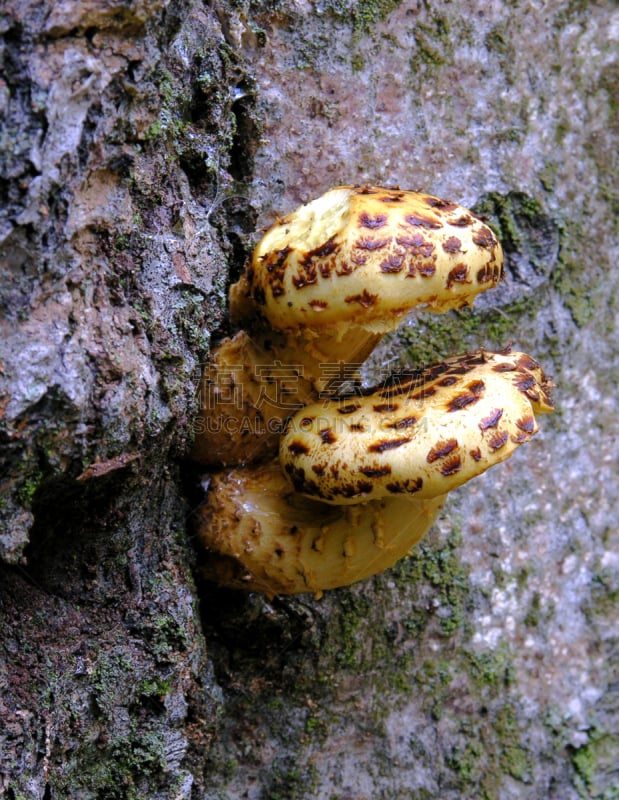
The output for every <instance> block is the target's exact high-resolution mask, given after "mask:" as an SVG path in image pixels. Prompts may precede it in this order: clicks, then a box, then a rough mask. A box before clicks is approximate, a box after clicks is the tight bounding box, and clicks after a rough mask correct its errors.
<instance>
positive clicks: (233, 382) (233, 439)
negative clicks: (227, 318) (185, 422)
mask: <svg viewBox="0 0 619 800" xmlns="http://www.w3.org/2000/svg"><path fill="white" fill-rule="evenodd" d="M282 351H286V343H285V341H284V337H283V336H282V335H281V334H277V333H271V334H266V333H261V332H258V333H256V334H254V335H252V336H250V335H249V334H248V333H247V332H246V331H239V333H237V334H236V335H235V336H233V337H232V338H229V339H224V341H223V342H221V344H220V345H219V346H218V347H217V348H216V349H215V350H214V351H213V353H212V354H211V359H210V362H209V364H208V365H207V368H206V369H205V370H204V372H203V374H202V377H201V380H200V386H199V390H198V401H199V412H198V415H197V417H196V421H195V424H194V432H195V436H194V443H193V447H192V450H191V453H190V457H191V458H192V459H193V460H194V461H197V462H199V463H201V464H203V465H205V466H211V467H220V466H226V465H230V464H249V463H254V462H256V461H260V460H263V459H265V458H271V457H272V456H273V455H275V453H277V447H278V442H279V438H280V436H281V434H282V432H283V431H284V429H285V423H286V420H287V419H288V418H289V417H290V416H292V414H294V412H295V411H297V410H298V409H299V408H301V407H302V406H303V405H305V404H306V403H309V402H312V401H314V400H316V398H317V394H316V393H315V392H314V390H313V387H312V384H311V382H310V381H308V380H307V379H306V378H305V377H304V368H303V365H302V364H301V365H300V364H298V363H296V362H291V361H288V360H284V361H282V360H281V358H280V354H281V353H282Z"/></svg>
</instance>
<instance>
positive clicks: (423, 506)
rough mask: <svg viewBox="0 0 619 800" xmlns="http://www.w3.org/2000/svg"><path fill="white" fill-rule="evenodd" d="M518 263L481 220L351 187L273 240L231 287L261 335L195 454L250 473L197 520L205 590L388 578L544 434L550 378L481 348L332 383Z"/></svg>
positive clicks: (413, 198)
mask: <svg viewBox="0 0 619 800" xmlns="http://www.w3.org/2000/svg"><path fill="white" fill-rule="evenodd" d="M502 262H503V257H502V251H501V247H500V245H499V243H498V242H497V240H496V238H495V237H494V235H493V234H492V232H491V231H490V229H489V228H488V227H487V226H486V225H485V224H484V223H483V222H482V221H481V220H479V219H477V218H476V217H475V216H474V215H473V214H471V213H470V212H469V211H467V210H466V209H463V208H461V207H460V206H457V205H456V204H454V203H450V202H446V201H443V200H439V199H437V198H435V197H431V196H429V195H425V194H419V193H413V192H405V191H401V190H400V189H381V188H378V187H368V186H365V187H358V186H340V187H337V188H336V189H333V190H331V191H330V192H327V193H326V194H325V195H324V196H323V197H321V198H319V199H318V200H315V201H313V202H312V203H308V204H307V205H305V206H302V207H301V208H299V209H297V211H295V212H294V213H293V214H291V215H289V216H287V217H285V218H283V219H281V220H279V221H278V222H277V223H276V224H275V225H274V226H272V227H271V228H270V229H269V230H268V231H267V232H266V234H265V235H264V237H263V238H262V240H261V241H260V242H259V244H258V246H257V247H256V249H255V251H254V254H253V256H252V259H251V263H250V264H249V265H248V267H247V269H246V271H245V273H244V275H243V277H242V278H241V280H240V281H239V282H238V283H237V284H235V285H234V286H233V287H232V288H231V291H230V306H231V316H232V318H233V322H234V323H235V324H236V325H241V324H242V325H243V326H244V327H245V329H246V330H241V331H240V332H239V333H237V334H236V335H235V336H234V337H232V338H230V339H227V340H225V341H224V342H223V343H222V344H221V345H220V347H219V348H218V349H217V350H216V351H215V353H214V355H213V359H212V362H211V364H210V365H209V367H208V368H207V370H206V371H205V375H204V378H203V380H202V383H201V393H202V411H201V414H200V416H199V418H198V425H199V426H200V428H201V429H199V430H198V435H197V436H196V443H195V445H194V449H193V452H192V457H193V458H194V459H196V460H198V461H201V462H202V463H204V464H208V465H209V466H212V467H213V466H219V467H221V466H222V465H225V464H241V465H244V466H238V467H236V468H234V469H231V470H230V471H228V472H218V473H216V474H214V475H212V476H211V477H210V486H209V490H208V494H207V497H206V500H205V502H204V503H203V504H202V505H201V506H200V507H199V508H198V509H197V512H196V514H197V518H198V525H197V533H198V536H199V538H200V540H201V542H202V543H203V545H204V547H205V549H206V551H207V553H208V557H207V560H206V563H205V566H204V574H205V575H206V577H208V578H210V579H213V580H215V581H217V582H218V583H220V584H221V585H224V586H229V587H233V588H242V589H246V590H251V591H261V592H264V593H265V594H267V595H269V596H273V595H276V594H294V593H297V592H307V591H310V592H313V593H314V594H317V595H319V594H321V593H322V592H323V591H324V590H326V589H332V588H335V587H338V586H345V585H349V584H351V583H354V582H356V581H359V580H362V579H364V578H366V577H369V576H370V575H374V574H376V573H378V572H381V571H383V570H384V569H386V568H388V567H390V566H392V565H393V564H394V563H395V562H396V561H398V560H399V559H400V558H402V557H403V556H405V555H406V554H407V553H408V552H409V550H410V549H411V547H413V546H414V545H415V544H416V543H417V542H418V541H419V540H420V539H421V538H422V537H423V536H424V534H425V533H426V531H427V530H428V529H429V527H430V526H431V525H432V523H433V521H434V520H435V518H436V516H437V515H438V513H439V511H440V509H441V507H442V505H443V503H444V501H445V497H446V494H447V493H448V492H449V491H451V490H452V489H453V488H455V487H457V486H460V485H461V484H463V483H464V482H466V481H467V480H469V479H471V478H473V477H475V476H476V475H479V474H480V473H481V472H483V471H484V470H486V469H488V468H489V467H491V466H493V465H494V464H497V463H499V462H500V461H503V460H504V459H505V458H507V457H508V456H509V455H510V454H511V453H512V452H513V451H514V449H515V448H516V447H517V446H518V445H520V444H522V443H524V442H526V441H528V440H529V439H530V438H531V437H532V436H533V435H534V434H535V433H536V432H537V430H538V428H537V422H536V420H535V414H536V413H545V412H548V411H551V410H552V402H551V400H550V396H549V389H550V382H549V381H548V380H547V378H546V376H545V375H544V373H543V371H542V369H541V367H540V366H539V365H538V364H537V362H535V361H534V360H533V359H532V358H531V357H530V356H527V355H525V354H524V353H519V352H510V351H509V350H506V351H501V352H496V353H492V352H489V351H485V350H480V351H477V352H476V353H471V354H467V355H464V356H458V357H454V358H450V359H448V360H446V361H445V362H442V363H440V364H436V365H434V366H431V367H427V368H424V369H420V370H413V371H410V372H407V373H405V374H401V375H396V376H392V377H391V378H390V379H388V380H387V381H385V382H384V383H383V384H382V385H381V386H379V387H375V388H374V389H372V390H367V391H365V390H364V391H357V393H348V394H346V395H341V396H333V394H334V392H333V391H331V390H330V387H331V385H334V386H335V387H336V388H338V387H339V386H340V384H341V383H342V380H344V381H345V380H346V378H350V372H346V371H345V370H344V371H343V372H342V373H341V374H340V375H336V376H335V382H333V380H332V379H333V374H332V372H329V371H326V370H327V369H328V368H329V369H330V368H332V367H337V366H338V365H340V366H341V365H342V364H344V365H346V366H348V365H354V364H360V363H362V362H363V361H364V360H365V358H367V356H368V355H369V354H370V352H371V351H372V349H373V348H374V347H375V346H376V344H377V343H378V342H379V340H380V338H381V337H382V335H383V334H384V333H385V332H386V331H388V330H392V329H393V328H395V327H396V326H397V325H398V324H399V322H400V321H401V320H402V318H403V317H404V316H405V315H407V314H408V313H409V312H410V311H411V310H412V309H414V308H416V307H422V308H424V309H427V310H429V311H435V312H442V311H445V310H447V309H449V308H459V307H461V306H463V305H468V304H471V303H472V302H473V300H474V298H475V296H476V295H477V294H478V293H479V292H480V291H483V290H485V289H488V288H491V287H492V286H494V285H495V284H496V283H497V282H498V280H499V279H500V277H501V275H502ZM324 396H326V397H327V399H325V400H323V401H322V402H321V401H320V400H321V398H322V397H324ZM217 426H220V427H217ZM278 446H279V459H277V457H276V451H277V448H278Z"/></svg>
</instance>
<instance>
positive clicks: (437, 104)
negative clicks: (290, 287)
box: [0, 0, 619, 800]
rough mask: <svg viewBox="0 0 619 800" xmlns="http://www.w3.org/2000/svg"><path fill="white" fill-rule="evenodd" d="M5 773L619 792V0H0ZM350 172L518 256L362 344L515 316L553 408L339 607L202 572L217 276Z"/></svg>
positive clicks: (483, 332)
mask: <svg viewBox="0 0 619 800" xmlns="http://www.w3.org/2000/svg"><path fill="white" fill-rule="evenodd" d="M0 26H1V27H0V32H1V33H2V49H1V51H0V52H1V54H2V55H1V58H2V61H1V64H2V66H1V70H0V75H1V76H2V80H0V109H1V110H2V112H3V122H2V128H1V129H0V141H1V146H0V187H1V197H2V209H1V211H2V215H1V217H0V263H1V265H2V280H1V286H0V305H1V311H2V316H1V318H0V333H1V336H0V442H1V447H2V449H1V451H0V464H1V466H0V794H1V795H2V797H3V798H6V800H18V798H28V800H30V798H33V799H34V798H37V799H39V800H53V799H54V798H64V797H71V798H73V797H75V798H136V800H137V799H138V798H140V799H141V798H144V799H145V800H146V798H149V800H151V799H152V798H166V799H167V798H195V799H196V800H197V798H200V799H201V800H202V798H208V800H215V798H217V800H223V799H224V798H230V799H232V798H240V797H247V798H260V799H261V800H262V799H263V798H264V800H266V798H270V799H271V800H275V798H286V799H289V800H293V799H294V800H297V799H298V798H335V797H337V798H341V800H344V798H349V797H355V798H362V797H368V798H370V797H371V798H389V799H390V800H391V799H392V798H398V797H402V798H405V797H406V798H409V797H415V798H441V800H452V798H453V799H454V800H455V798H459V799H460V798H488V799H490V798H492V800H494V799H495V798H499V799H500V800H511V799H512V798H532V797H533V798H557V799H559V798H560V800H576V798H580V797H593V798H600V799H601V798H604V800H610V798H614V797H617V786H618V785H619V714H618V708H619V704H618V699H619V696H618V687H619V676H618V674H617V656H618V654H619V650H618V639H617V629H618V628H617V624H618V622H619V619H618V618H619V610H618V606H617V598H618V597H619V560H618V558H617V552H618V546H619V532H618V529H617V519H619V504H618V501H617V497H618V496H619V474H618V471H617V464H618V463H619V452H618V451H617V442H618V441H619V436H618V433H619V431H618V423H617V419H618V414H617V395H616V382H617V379H618V375H619V369H618V367H619V342H618V336H617V289H616V285H617V281H616V274H617V269H616V264H617V261H618V260H619V246H618V245H617V241H618V238H619V237H618V230H617V228H618V226H617V210H618V209H619V186H618V182H617V178H616V175H617V152H618V148H619V122H618V117H617V108H618V100H619V58H618V46H619V12H617V10H616V8H615V4H614V3H612V2H610V0H608V2H603V0H600V2H596V3H590V4H587V3H579V2H574V0H556V2H550V3H544V2H539V3H538V2H519V1H518V0H516V2H512V3H509V4H501V3H490V4H489V3H487V2H481V0H458V1H457V2H453V3H444V4H439V7H436V4H429V3H422V2H415V3H401V2H398V1H397V0H386V1H385V2H369V0H357V1H356V2H344V0H325V2H322V3H318V2H316V3H309V2H289V0H281V1H279V0H278V2H253V0H234V1H233V0H230V2H212V3H199V2H178V1H177V0H172V1H171V2H166V0H158V1H157V2H146V0H137V2H134V3H124V2H119V1H117V0H86V1H85V2H71V1H70V0H67V1H66V2H60V3H51V2H46V3H32V2H28V0H6V3H5V10H4V13H3V16H2V17H1V19H0ZM341 183H376V184H382V185H400V186H401V187H402V188H412V189H416V188H422V187H423V188H424V189H425V190H426V191H428V192H431V193H432V194H435V195H438V196H441V197H448V198H450V199H453V200H455V201H457V202H460V203H463V204H464V205H467V206H469V207H474V208H475V209H476V210H477V211H478V212H480V213H483V214H486V215H487V216H488V219H489V221H490V222H491V224H492V225H493V226H494V227H495V229H496V230H497V231H498V233H499V234H500V237H501V239H502V242H503V245H504V248H505V251H506V261H507V263H506V279H505V281H504V282H503V283H502V284H501V285H500V286H499V287H498V288H497V289H495V290H494V291H492V292H489V293H488V294H487V295H485V296H484V297H483V298H481V299H480V300H479V301H478V302H476V304H475V308H474V309H471V310H463V311H458V312H451V313H449V314H447V315H444V316H441V317H429V316H424V315H419V316H417V317H415V319H414V320H412V321H411V322H409V323H407V324H405V325H404V326H403V328H402V329H401V330H400V331H399V332H398V334H397V335H395V336H393V337H390V338H389V339H388V340H387V341H386V342H385V343H384V344H383V345H382V346H381V349H380V350H379V351H377V353H376V354H375V356H373V357H372V358H371V359H370V362H369V363H368V364H367V365H366V367H365V368H364V369H365V378H366V379H367V380H368V381H371V380H372V378H373V377H376V376H377V375H380V374H382V372H383V371H384V369H385V365H387V366H388V367H391V366H393V367H396V366H398V365H411V364H412V365H415V364H422V363H428V362H430V361H432V360H435V359H436V358H440V357H444V356H447V355H450V354H455V353H458V352H464V351H466V350H467V349H474V348H476V347H480V346H485V347H490V348H492V347H502V346H505V345H506V344H507V343H508V342H509V341H512V342H513V344H514V346H516V347H517V348H518V349H523V350H526V351H528V352H530V353H531V355H533V356H534V357H535V358H537V359H538V360H540V362H541V363H542V364H543V365H544V367H545V368H546V369H547V370H548V371H549V372H550V373H551V374H552V375H553V378H554V382H555V384H556V388H555V399H556V401H557V412H556V413H555V415H554V416H553V417H552V418H545V419H542V420H541V421H540V422H541V428H542V431H541V433H540V434H539V436H537V437H536V438H535V440H534V441H533V442H532V443H531V444H530V445H527V446H526V447H523V448H522V449H521V450H520V451H519V452H518V454H517V456H515V457H514V458H513V459H512V460H510V462H509V463H507V464H504V465H501V466H499V467H497V468H495V469H493V470H492V471H491V472H490V473H487V474H486V475H484V476H482V477H480V478H478V479H476V480H475V481H474V482H473V483H472V484H470V485H469V486H467V487H465V488H463V489H461V490H459V491H458V492H457V493H454V494H455V496H454V497H453V498H451V497H450V500H449V502H448V505H447V507H446V509H445V511H444V513H443V515H442V516H441V519H440V521H439V523H438V524H437V525H436V526H435V527H434V529H433V531H432V532H431V533H430V534H429V536H428V537H427V538H426V540H425V542H424V543H423V544H422V545H421V546H420V547H418V548H417V550H416V551H415V553H414V554H413V555H412V556H411V557H409V558H408V559H405V560H404V561H403V562H401V563H400V564H399V565H398V566H397V567H395V568H394V569H393V570H390V571H389V572H387V573H385V574H384V575H382V576H378V577H377V578H375V579H373V580H369V581H366V582H364V583H363V584H360V585H357V586H353V587H351V588H348V589H342V590H336V591H333V592H329V593H327V594H326V596H325V597H324V598H323V599H322V600H316V599H314V598H312V597H311V596H309V595H307V596H305V595H303V596H299V597H296V598H288V599H283V598H276V599H275V600H273V601H271V602H269V601H267V600H266V599H265V598H264V597H262V596H260V595H244V594H242V593H237V592H232V591H226V590H223V589H219V588H216V587H214V586H212V585H210V584H208V583H206V582H204V581H203V580H201V579H200V577H199V575H200V570H199V563H200V560H201V559H202V558H203V556H202V555H201V554H200V553H199V552H198V551H197V548H196V541H195V529H194V526H193V522H194V513H193V512H194V511H195V508H196V506H197V505H198V504H199V503H200V502H201V499H202V497H203V492H204V489H203V488H202V487H203V480H202V476H201V475H200V471H199V469H198V468H197V467H196V466H194V465H192V464H190V463H189V462H188V461H187V458H186V454H187V451H188V448H189V445H190V443H191V439H192V435H193V432H192V422H193V419H194V417H195V414H196V411H197V405H198V398H197V385H198V378H199V376H200V373H201V369H202V366H203V364H204V363H205V362H206V361H207V359H208V354H209V352H210V349H211V346H212V345H213V343H215V342H217V341H218V340H219V339H221V338H222V337H223V336H225V335H226V334H227V333H228V332H229V330H230V327H229V322H228V316H227V287H228V286H229V284H230V282H231V281H232V280H234V279H235V278H236V277H237V276H238V275H239V273H240V270H241V269H242V267H243V264H244V262H245V259H246V257H247V255H248V253H249V252H250V250H251V247H252V244H253V242H255V241H256V237H257V233H256V231H258V230H259V229H260V228H261V227H263V226H265V225H268V224H269V223H270V222H271V221H272V220H273V219H275V217H276V216H278V215H281V214H285V213H287V212H289V211H291V210H293V209H294V207H295V206H296V205H297V204H298V203H300V202H304V201H307V200H310V199H312V198H313V197H315V196H317V195H319V194H321V193H322V192H323V191H325V190H326V189H328V188H330V186H332V185H337V184H341Z"/></svg>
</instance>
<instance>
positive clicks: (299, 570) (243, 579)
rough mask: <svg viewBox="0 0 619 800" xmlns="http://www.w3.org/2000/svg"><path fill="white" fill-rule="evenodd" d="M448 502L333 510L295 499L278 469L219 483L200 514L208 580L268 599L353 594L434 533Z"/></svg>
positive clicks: (242, 472) (249, 471) (238, 473)
mask: <svg viewBox="0 0 619 800" xmlns="http://www.w3.org/2000/svg"><path fill="white" fill-rule="evenodd" d="M443 500H444V498H443V497H435V498H432V499H418V498H413V497H398V498H393V497H392V498H389V499H387V500H375V501H371V502H369V503H365V504H364V505H359V506H346V507H344V506H333V505H327V504H326V503H321V502H319V501H316V500H308V499H306V498H305V497H302V496H301V495H300V494H298V493H297V492H295V491H294V490H293V489H292V488H291V487H290V484H289V483H288V482H287V481H286V479H285V477H284V476H283V474H282V471H281V469H280V466H279V464H278V463H277V462H270V463H268V464H266V465H261V466H255V467H246V468H237V469H234V470H231V471H230V472H227V473H220V474H218V475H215V476H214V477H213V478H212V482H211V486H210V487H209V492H208V496H207V500H206V502H205V503H204V504H202V505H201V506H200V508H199V509H198V511H197V514H198V521H197V531H198V536H199V538H200V541H201V543H202V544H203V546H204V547H205V549H206V551H207V557H206V560H205V564H204V567H203V575H204V577H206V578H207V579H210V580H213V581H215V582H216V583H219V584H220V585H222V586H226V587H229V588H234V589H244V590H246V591H257V592H263V593H264V594H266V595H268V596H270V597H271V596H273V595H277V594H297V593H301V592H312V593H313V594H315V595H317V596H320V594H322V592H323V591H325V590H327V589H335V588H337V587H338V586H348V585H349V584H351V583H355V582H357V581H360V580H363V579H365V578H368V577H370V576H371V575H376V574H378V573H379V572H383V571H384V570H385V569H388V568H389V567H391V566H393V564H395V563H396V561H399V560H400V559H401V558H403V557H404V556H406V555H407V554H408V552H409V551H410V549H411V548H412V547H413V546H414V545H415V544H416V543H417V542H418V541H419V540H420V539H421V538H422V537H423V536H424V534H425V533H426V531H427V530H428V529H429V528H430V526H431V525H432V523H433V522H434V520H435V519H436V517H437V516H438V513H439V511H440V509H441V507H442V505H443Z"/></svg>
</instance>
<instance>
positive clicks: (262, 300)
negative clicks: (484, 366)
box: [231, 186, 503, 334]
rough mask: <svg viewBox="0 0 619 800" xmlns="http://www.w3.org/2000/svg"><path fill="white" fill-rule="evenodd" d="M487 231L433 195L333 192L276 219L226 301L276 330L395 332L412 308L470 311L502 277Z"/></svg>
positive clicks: (359, 189) (353, 189)
mask: <svg viewBox="0 0 619 800" xmlns="http://www.w3.org/2000/svg"><path fill="white" fill-rule="evenodd" d="M502 265H503V255H502V250H501V246H500V244H499V242H498V241H497V239H496V237H495V235H494V234H493V233H492V231H491V230H490V228H488V226H487V225H486V224H485V223H484V222H482V221H481V220H480V219H478V218H477V217H475V216H474V215H473V214H472V213H471V212H470V211H468V210H467V209H465V208H462V206H459V205H456V204H455V203H451V202H449V201H446V200H440V199H438V198H436V197H432V196H431V195H427V194H421V193H418V192H408V191H402V190H400V189H383V188H379V187H375V186H338V187H336V188H335V189H331V190H330V191H328V192H327V193H326V194H324V195H323V196H322V197H319V198H318V199H317V200H314V201H312V202H311V203H307V204H306V205H304V206H301V207H300V208H298V209H297V210H296V211H295V212H294V213H292V214H289V215H288V216H286V217H284V218H283V219H280V220H279V221H278V222H277V223H276V224H275V225H273V226H272V227H271V228H270V229H269V230H268V231H267V232H266V233H265V235H264V236H263V237H262V239H261V240H260V242H259V243H258V245H257V247H256V249H255V250H254V253H253V256H252V259H251V263H250V265H249V267H248V269H247V270H246V272H245V275H244V276H243V278H242V280H241V281H240V283H239V284H237V285H236V286H235V287H233V289H232V292H231V313H232V315H233V318H236V319H242V318H243V317H246V316H247V313H248V310H249V308H251V306H248V305H247V299H248V298H250V299H251V301H253V308H254V309H256V310H257V311H258V312H259V313H260V314H261V315H262V316H263V317H264V318H265V319H266V320H267V322H268V325H269V326H270V327H271V328H273V329H274V330H278V331H284V332H287V333H296V332H297V331H299V330H301V329H309V330H310V331H315V332H325V331H328V332H331V333H334V334H337V333H341V334H346V333H348V327H349V325H351V324H353V325H359V326H360V327H362V328H365V329H368V330H370V331H373V332H379V333H380V332H383V333H384V332H385V331H387V330H392V329H393V328H395V327H397V325H398V324H399V323H400V321H401V320H402V318H403V317H404V316H405V315H406V314H408V313H409V311H410V310H411V308H413V307H415V306H419V305H424V306H426V307H427V308H428V309H429V310H432V311H445V310H447V309H450V308H459V307H461V306H464V305H470V304H471V303H472V301H473V299H474V298H475V296H476V295H477V294H478V293H479V292H481V291H484V290H485V289H488V288H490V287H492V286H494V285H495V284H496V283H497V282H498V281H499V279H500V277H501V274H502Z"/></svg>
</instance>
